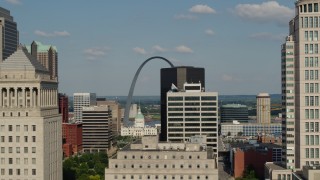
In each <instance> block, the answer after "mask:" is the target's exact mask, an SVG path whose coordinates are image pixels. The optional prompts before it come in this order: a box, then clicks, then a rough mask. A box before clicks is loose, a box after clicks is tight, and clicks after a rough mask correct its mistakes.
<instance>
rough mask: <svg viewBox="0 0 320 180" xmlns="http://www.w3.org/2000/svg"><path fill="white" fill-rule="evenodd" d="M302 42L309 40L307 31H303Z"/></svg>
mask: <svg viewBox="0 0 320 180" xmlns="http://www.w3.org/2000/svg"><path fill="white" fill-rule="evenodd" d="M304 40H305V41H308V40H309V32H308V31H304Z"/></svg>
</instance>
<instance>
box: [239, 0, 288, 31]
mask: <svg viewBox="0 0 320 180" xmlns="http://www.w3.org/2000/svg"><path fill="white" fill-rule="evenodd" d="M234 13H235V14H236V15H237V16H239V17H240V18H242V19H245V20H250V21H254V22H259V23H267V22H275V23H276V24H278V25H287V24H288V22H289V20H290V19H291V18H293V16H294V9H290V8H289V7H286V6H282V5H280V4H279V3H278V2H277V1H267V2H263V3H262V4H238V5H237V6H236V7H235V9H234Z"/></svg>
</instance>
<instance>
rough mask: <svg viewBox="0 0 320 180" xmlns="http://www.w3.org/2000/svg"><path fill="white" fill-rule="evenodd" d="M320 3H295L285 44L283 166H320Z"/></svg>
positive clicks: (304, 0) (308, 0)
mask: <svg viewBox="0 0 320 180" xmlns="http://www.w3.org/2000/svg"><path fill="white" fill-rule="evenodd" d="M319 4H320V1H319V0H299V1H296V2H295V17H294V18H293V19H292V20H291V21H290V23H289V36H288V37H287V38H286V42H285V43H284V44H283V45H282V50H281V53H282V58H281V65H282V66H281V67H282V109H283V112H282V113H283V132H282V134H283V149H284V152H283V164H284V166H285V167H286V168H290V169H302V167H303V166H305V165H312V164H319V161H320V159H319V149H320V142H319V136H320V131H319V122H320V121H319V120H320V118H319V109H320V105H319V95H320V94H319V82H320V81H319V71H320V66H319V57H320V54H319V30H320V24H319V23H320V18H319V16H320V12H319Z"/></svg>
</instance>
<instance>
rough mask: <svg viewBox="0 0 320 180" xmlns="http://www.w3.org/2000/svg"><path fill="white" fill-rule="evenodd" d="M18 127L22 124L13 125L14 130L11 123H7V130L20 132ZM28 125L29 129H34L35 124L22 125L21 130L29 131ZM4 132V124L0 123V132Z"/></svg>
mask: <svg viewBox="0 0 320 180" xmlns="http://www.w3.org/2000/svg"><path fill="white" fill-rule="evenodd" d="M20 127H22V125H16V126H15V130H14V129H13V125H7V128H8V131H16V132H20ZM29 127H30V128H31V131H36V125H31V126H30V125H23V131H25V132H28V131H29ZM1 131H2V132H4V131H6V125H1V126H0V132H1Z"/></svg>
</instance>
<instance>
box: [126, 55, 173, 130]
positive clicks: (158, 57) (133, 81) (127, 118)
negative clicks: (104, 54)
mask: <svg viewBox="0 0 320 180" xmlns="http://www.w3.org/2000/svg"><path fill="white" fill-rule="evenodd" d="M153 59H161V60H164V61H165V62H167V63H168V64H169V65H170V66H171V67H174V65H173V64H172V63H171V62H170V61H169V60H168V59H166V58H164V57H161V56H153V57H151V58H148V59H147V60H145V61H144V62H143V63H142V64H141V65H140V67H139V69H138V70H137V72H136V74H135V75H134V78H133V80H132V82H131V87H130V90H129V94H128V97H127V103H126V109H125V112H124V125H125V126H126V125H128V122H129V111H130V106H131V102H132V95H133V91H134V87H135V85H136V82H137V79H138V76H139V74H140V71H141V69H142V68H143V66H144V65H145V64H146V63H148V62H149V61H151V60H153Z"/></svg>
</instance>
